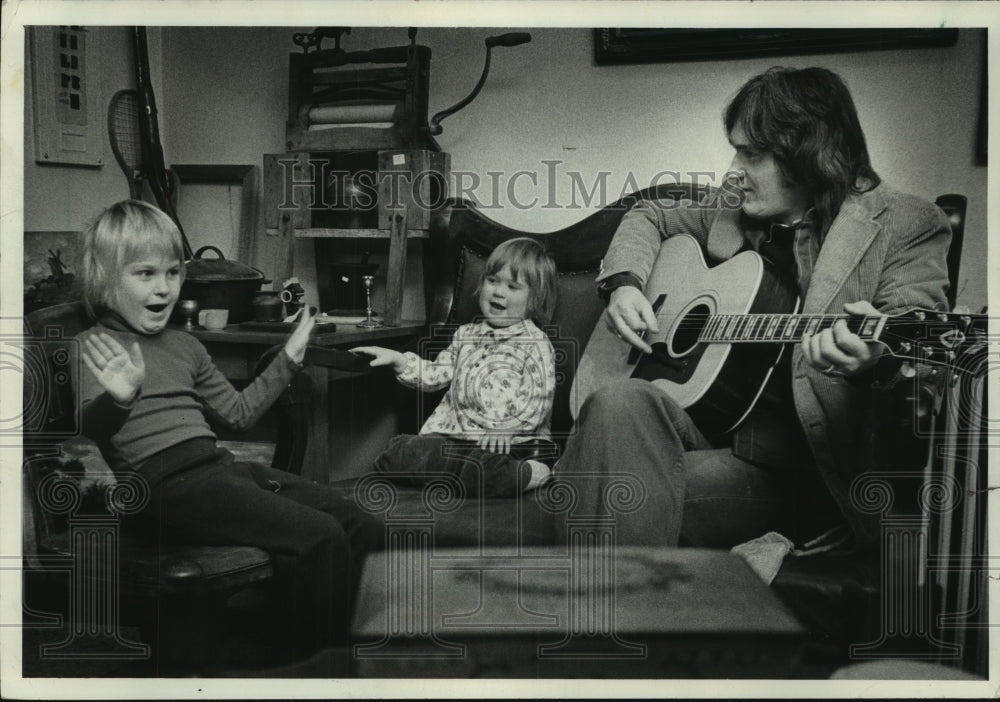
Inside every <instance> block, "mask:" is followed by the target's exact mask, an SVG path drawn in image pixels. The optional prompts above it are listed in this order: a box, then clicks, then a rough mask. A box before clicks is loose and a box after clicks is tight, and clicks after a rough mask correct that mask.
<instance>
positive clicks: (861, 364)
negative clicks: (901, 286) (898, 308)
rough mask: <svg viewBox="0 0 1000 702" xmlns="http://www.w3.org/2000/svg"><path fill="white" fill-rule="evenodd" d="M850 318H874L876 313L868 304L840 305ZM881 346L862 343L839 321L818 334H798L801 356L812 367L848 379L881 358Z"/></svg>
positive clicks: (852, 303) (874, 342)
mask: <svg viewBox="0 0 1000 702" xmlns="http://www.w3.org/2000/svg"><path fill="white" fill-rule="evenodd" d="M844 311H845V312H847V314H851V315H877V314H879V311H878V310H876V309H875V308H874V307H872V305H871V303H868V302H851V303H848V304H846V305H844ZM882 349H883V346H882V344H880V343H878V342H876V341H873V342H866V341H862V340H861V338H860V337H858V335H857V334H854V333H852V332H850V331H848V329H847V323H846V322H845V321H844V320H842V319H839V320H837V321H836V322H835V323H834V325H833V326H832V327H830V328H828V329H824V330H823V331H821V332H820V333H819V334H815V335H810V334H803V335H802V353H803V355H804V356H805V357H806V360H807V361H808V362H809V364H810V365H812V367H813V368H815V369H816V370H818V371H820V372H821V373H824V374H826V375H844V376H851V375H857V374H859V373H863V372H864V371H866V370H868V369H869V368H871V367H872V366H874V365H875V364H876V363H878V360H879V358H880V357H881V356H882Z"/></svg>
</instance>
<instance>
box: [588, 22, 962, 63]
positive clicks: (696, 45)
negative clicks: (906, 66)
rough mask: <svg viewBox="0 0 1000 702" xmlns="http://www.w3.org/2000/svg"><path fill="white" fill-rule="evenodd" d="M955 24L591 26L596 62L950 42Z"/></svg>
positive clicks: (710, 58) (714, 58) (955, 35)
mask: <svg viewBox="0 0 1000 702" xmlns="http://www.w3.org/2000/svg"><path fill="white" fill-rule="evenodd" d="M957 41H958V30H957V29H936V28H931V29H919V28H918V29H769V28H768V29H666V28H647V27H632V28H629V27H626V28H617V29H613V28H604V29H595V30H594V61H595V62H596V63H597V65H599V66H602V65H616V64H639V63H660V62H678V61H718V60H725V59H748V58H758V57H761V56H789V55H801V54H825V53H835V52H845V51H874V50H878V49H921V48H934V47H942V46H952V45H954V44H955V43H956V42H957Z"/></svg>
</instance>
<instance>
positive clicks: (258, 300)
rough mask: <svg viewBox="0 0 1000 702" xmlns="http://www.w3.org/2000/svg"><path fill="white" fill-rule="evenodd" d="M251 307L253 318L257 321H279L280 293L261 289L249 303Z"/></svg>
mask: <svg viewBox="0 0 1000 702" xmlns="http://www.w3.org/2000/svg"><path fill="white" fill-rule="evenodd" d="M250 304H251V307H252V308H253V318H254V321H257V322H280V321H281V320H282V319H283V316H282V314H281V313H282V307H283V305H282V302H281V293H279V292H268V291H261V292H258V293H257V294H256V295H254V298H253V301H252V302H251V303H250Z"/></svg>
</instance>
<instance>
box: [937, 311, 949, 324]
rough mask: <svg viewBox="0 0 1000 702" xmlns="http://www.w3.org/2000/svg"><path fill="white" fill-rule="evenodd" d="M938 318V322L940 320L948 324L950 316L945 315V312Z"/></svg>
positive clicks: (939, 313) (939, 314) (940, 313)
mask: <svg viewBox="0 0 1000 702" xmlns="http://www.w3.org/2000/svg"><path fill="white" fill-rule="evenodd" d="M937 318H938V320H940V321H942V322H947V321H948V315H947V314H945V313H944V312H938V315H937Z"/></svg>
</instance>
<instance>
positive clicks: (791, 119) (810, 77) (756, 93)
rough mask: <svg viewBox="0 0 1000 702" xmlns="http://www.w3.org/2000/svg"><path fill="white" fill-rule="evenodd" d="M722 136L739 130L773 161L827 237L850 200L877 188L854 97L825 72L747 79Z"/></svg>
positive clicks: (779, 70)
mask: <svg viewBox="0 0 1000 702" xmlns="http://www.w3.org/2000/svg"><path fill="white" fill-rule="evenodd" d="M723 121H724V123H725V126H726V132H727V133H731V132H732V131H733V129H734V128H735V127H736V126H737V125H739V126H741V127H742V128H743V131H744V133H745V134H746V137H747V140H748V141H749V143H750V144H751V145H752V146H753V147H754V148H756V149H759V150H762V151H767V152H770V153H771V154H773V156H774V159H775V161H776V162H777V164H778V167H779V168H780V169H781V173H782V175H783V176H784V177H785V178H786V179H787V180H788V181H790V182H791V183H795V184H799V185H802V186H804V187H805V188H806V189H807V190H808V192H809V193H810V195H811V196H812V198H813V207H814V208H815V226H816V228H817V230H818V231H819V232H820V233H821V235H823V236H825V235H826V232H827V230H828V229H829V228H830V223H831V222H833V219H834V217H836V216H837V212H838V211H839V210H840V206H841V205H842V204H843V203H844V200H845V199H846V198H847V196H848V194H849V193H852V192H854V193H862V192H867V191H868V190H871V189H872V188H874V187H875V186H876V185H878V184H879V182H880V178H879V176H878V174H877V173H875V171H874V169H872V166H871V160H870V159H869V156H868V146H867V144H866V143H865V135H864V132H863V131H862V130H861V123H860V122H859V121H858V113H857V110H856V109H855V107H854V100H853V99H852V98H851V93H850V91H849V90H848V89H847V86H846V85H844V81H842V80H841V79H840V76H838V75H837V74H836V73H833V72H832V71H829V70H827V69H825V68H803V69H792V68H783V67H781V66H775V67H774V68H771V69H769V70H767V71H765V72H764V73H762V74H760V75H758V76H755V77H754V78H751V79H750V80H749V81H747V82H746V84H744V85H743V87H742V88H740V91H739V92H738V93H737V94H736V96H735V97H734V98H733V99H732V100H731V101H730V102H729V104H728V105H726V108H725V111H724V112H723Z"/></svg>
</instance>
